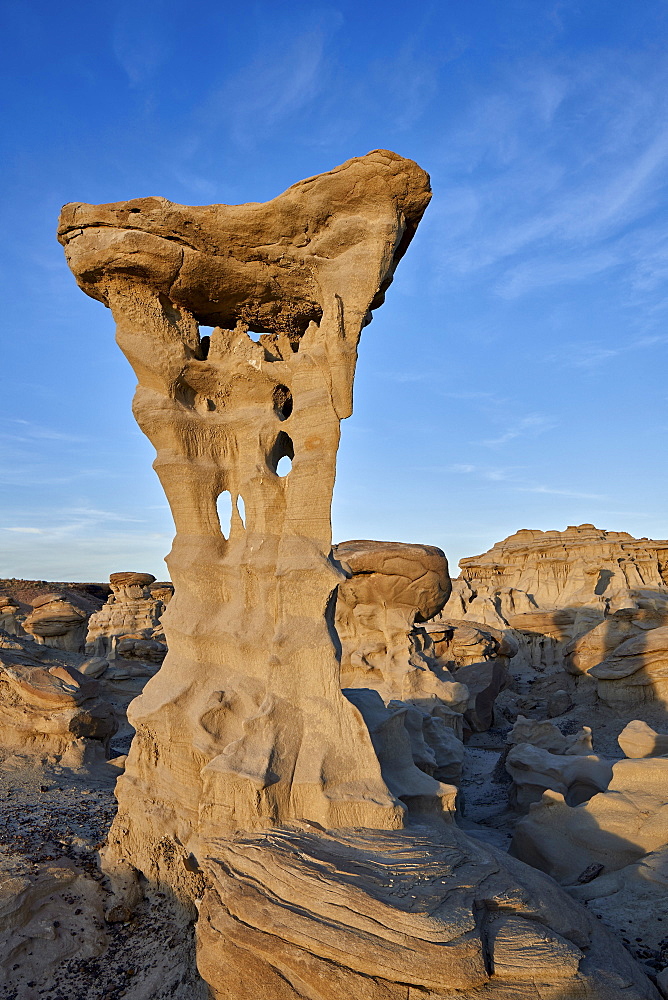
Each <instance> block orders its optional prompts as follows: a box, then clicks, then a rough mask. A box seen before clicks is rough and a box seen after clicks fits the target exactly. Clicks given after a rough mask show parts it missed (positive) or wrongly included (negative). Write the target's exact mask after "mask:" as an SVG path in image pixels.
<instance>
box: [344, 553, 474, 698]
mask: <svg viewBox="0 0 668 1000" xmlns="http://www.w3.org/2000/svg"><path fill="white" fill-rule="evenodd" d="M333 554H334V557H335V559H337V560H338V561H339V562H340V564H341V566H342V567H343V569H344V571H345V573H346V574H347V577H348V578H347V579H346V580H345V581H344V582H342V583H341V584H340V585H339V589H338V597H337V604H336V630H337V632H338V634H339V638H340V640H341V685H342V687H344V688H355V687H366V688H374V689H375V690H377V691H378V692H380V694H381V695H382V697H383V700H384V701H385V702H388V701H391V700H393V699H394V700H400V701H406V700H419V701H429V700H433V699H434V698H436V699H438V700H439V701H442V702H443V703H444V704H446V705H448V706H450V708H451V709H452V710H453V711H459V712H462V711H463V710H464V708H465V707H466V704H467V700H468V692H467V691H466V690H465V689H464V687H463V686H462V684H461V683H459V682H456V681H455V679H454V678H453V677H452V676H451V674H450V673H449V671H448V670H447V668H445V667H443V666H442V665H441V664H439V663H438V662H436V660H437V654H436V652H435V650H434V648H433V642H432V639H431V637H430V635H429V634H428V632H427V631H426V630H425V629H423V628H420V627H419V626H416V625H415V623H416V621H418V622H421V621H424V620H425V619H428V618H431V617H432V616H433V615H434V614H436V612H437V611H439V610H440V609H441V608H442V607H443V604H444V603H445V601H446V600H447V597H448V595H449V593H450V578H449V576H448V563H447V560H446V558H445V556H444V554H443V553H442V552H441V550H440V549H437V548H435V547H434V546H431V545H407V544H405V543H401V542H372V541H352V542H341V543H339V544H338V545H336V546H334V549H333Z"/></svg>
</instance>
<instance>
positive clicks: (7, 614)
mask: <svg viewBox="0 0 668 1000" xmlns="http://www.w3.org/2000/svg"><path fill="white" fill-rule="evenodd" d="M23 618H24V616H23V615H21V613H20V609H19V606H18V604H17V603H16V602H15V601H14V600H12V598H11V597H9V596H8V595H5V594H0V630H2V631H3V632H7V634H8V635H24V634H25V633H24V631H23V625H22V622H23Z"/></svg>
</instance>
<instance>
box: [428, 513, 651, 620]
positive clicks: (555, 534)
mask: <svg viewBox="0 0 668 1000" xmlns="http://www.w3.org/2000/svg"><path fill="white" fill-rule="evenodd" d="M460 566H461V570H462V579H463V580H464V581H465V582H466V583H467V584H468V585H469V587H470V588H471V591H472V593H473V594H474V595H476V596H477V597H485V598H487V599H488V600H491V601H492V603H495V604H496V606H497V608H499V609H500V605H501V599H502V598H501V595H505V594H509V593H510V592H511V591H520V592H522V593H524V594H525V595H526V597H527V598H528V600H529V601H531V602H532V603H533V605H534V607H535V608H540V609H554V608H578V607H581V606H583V605H589V606H591V607H601V608H602V609H605V608H610V610H616V609H617V607H637V606H641V605H642V603H644V602H650V603H651V602H652V601H656V600H658V602H659V603H660V604H661V603H662V602H664V601H666V600H667V599H668V541H653V540H651V539H647V538H640V539H637V538H633V537H632V536H631V535H629V534H627V533H626V532H618V531H603V530H601V529H599V528H596V527H594V525H593V524H581V525H579V526H578V527H569V528H566V530H565V531H533V530H526V529H525V530H522V531H518V532H516V533H515V534H514V535H510V536H509V537H508V538H506V539H504V540H503V541H502V542H497V544H496V545H494V546H493V547H492V548H491V549H490V550H489V551H488V552H485V553H484V554H483V555H481V556H472V557H470V558H468V559H462V560H461V563H460ZM506 600H507V598H506ZM518 610H519V611H520V612H523V611H525V610H526V611H530V610H531V609H530V608H524V609H522V608H519V609H518ZM446 612H447V608H446ZM453 617H458V616H457V615H456V614H455V615H453ZM504 617H505V615H504ZM506 620H507V619H506Z"/></svg>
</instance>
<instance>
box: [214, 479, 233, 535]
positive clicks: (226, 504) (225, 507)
mask: <svg viewBox="0 0 668 1000" xmlns="http://www.w3.org/2000/svg"><path fill="white" fill-rule="evenodd" d="M216 510H217V511H218V524H219V525H220V530H221V532H222V534H223V535H224V536H225V538H229V537H230V529H231V527H232V496H231V494H230V491H229V490H223V492H222V493H221V494H220V496H219V497H218V499H217V500H216Z"/></svg>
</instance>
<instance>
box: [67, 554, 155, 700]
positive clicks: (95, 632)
mask: <svg viewBox="0 0 668 1000" xmlns="http://www.w3.org/2000/svg"><path fill="white" fill-rule="evenodd" d="M154 582H155V577H154V576H152V575H151V574H150V573H112V574H111V576H110V577H109V584H110V587H111V594H110V595H109V598H108V600H107V603H106V604H105V605H104V607H102V608H101V609H100V610H99V611H97V612H95V614H93V615H91V617H90V619H89V622H88V634H87V638H86V653H87V655H88V656H91V657H97V658H98V659H101V660H105V661H106V662H107V664H108V667H107V668H106V669H105V670H104V672H103V673H102V671H100V674H99V675H98V676H103V681H104V685H105V687H106V689H107V690H108V693H109V696H110V697H112V698H114V700H117V701H120V702H121V703H127V702H128V701H130V700H131V699H132V698H134V697H136V696H137V695H138V694H140V692H141V691H142V690H143V688H144V685H145V684H146V682H147V680H148V679H149V677H152V676H153V675H154V674H155V673H157V671H158V670H159V669H160V666H161V664H162V661H163V660H164V658H165V656H166V654H167V644H166V642H165V635H164V630H163V627H162V625H161V622H160V618H161V616H162V614H163V613H164V610H165V603H164V602H163V599H162V596H163V595H164V596H166V594H167V593H170V591H169V589H168V588H165V587H160V588H157V589H158V590H159V591H160V594H157V593H154V592H153V590H150V589H149V588H150V586H151V584H153V583H154Z"/></svg>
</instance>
